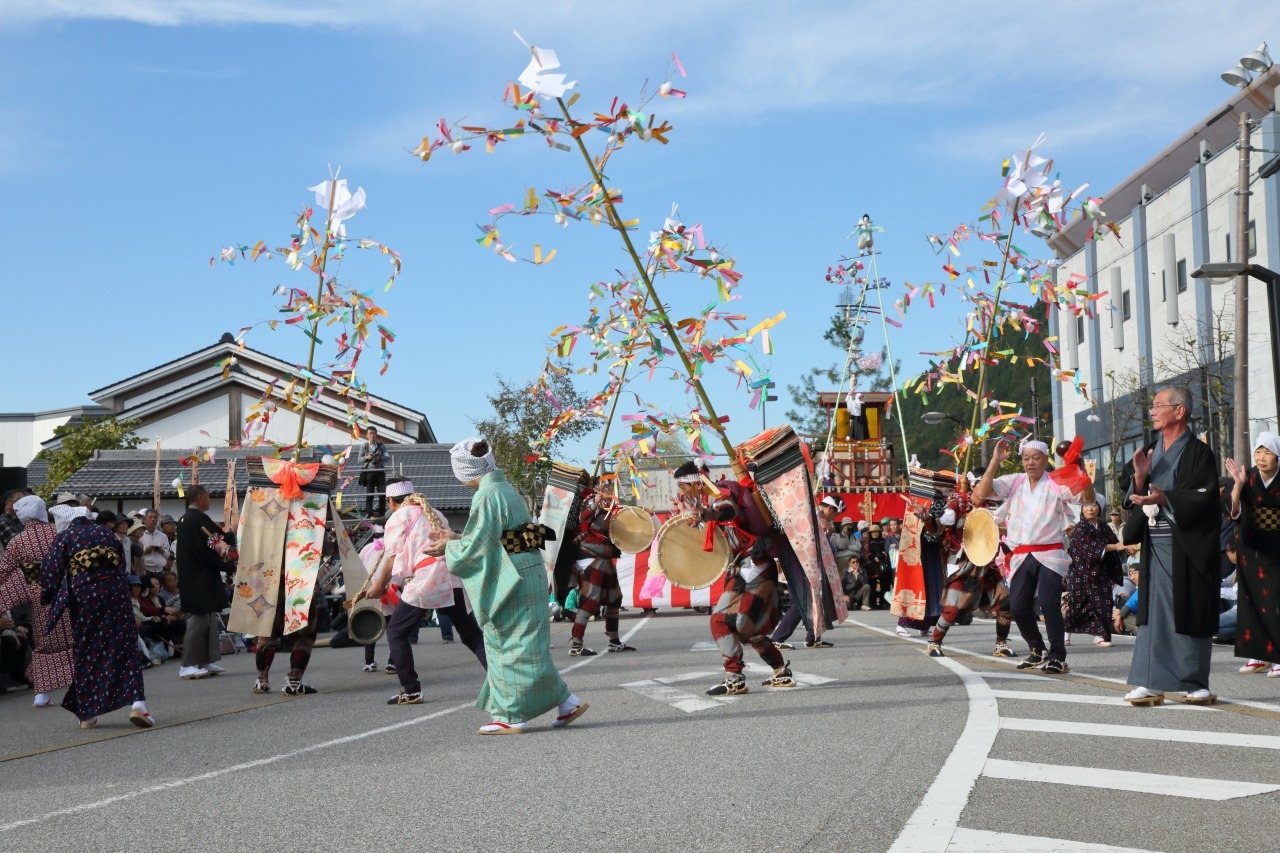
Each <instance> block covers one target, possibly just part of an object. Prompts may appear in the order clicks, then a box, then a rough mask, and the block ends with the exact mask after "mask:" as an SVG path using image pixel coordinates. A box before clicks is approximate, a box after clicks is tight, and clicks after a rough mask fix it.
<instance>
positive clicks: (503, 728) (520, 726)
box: [476, 720, 524, 735]
mask: <svg viewBox="0 0 1280 853" xmlns="http://www.w3.org/2000/svg"><path fill="white" fill-rule="evenodd" d="M476 734H478V735H522V734H524V723H500V722H498V721H497V720H494V721H493V722H492V723H489V724H488V725H487V726H481V727H480V728H478V729H476Z"/></svg>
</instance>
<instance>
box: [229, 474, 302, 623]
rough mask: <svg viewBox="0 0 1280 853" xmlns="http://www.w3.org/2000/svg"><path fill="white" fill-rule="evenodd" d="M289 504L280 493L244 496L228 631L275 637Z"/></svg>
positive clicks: (267, 491) (253, 489) (250, 491)
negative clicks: (274, 628) (274, 627)
mask: <svg viewBox="0 0 1280 853" xmlns="http://www.w3.org/2000/svg"><path fill="white" fill-rule="evenodd" d="M288 526H289V502H288V501H284V500H282V499H281V497H280V490H279V489H264V488H259V487H250V488H249V489H248V490H247V491H246V492H245V496H244V504H243V510H242V512H241V514H240V529H239V530H238V531H237V532H236V541H237V542H238V543H239V545H240V559H239V561H238V566H237V569H236V583H235V592H234V595H233V596H232V599H231V618H230V619H228V620H227V630H229V631H236V632H239V633H242V634H249V635H250V636H253V637H269V636H271V628H272V625H273V624H274V622H275V618H276V606H277V603H278V601H279V596H280V571H281V567H282V566H283V565H284V540H285V533H286V531H287V530H288Z"/></svg>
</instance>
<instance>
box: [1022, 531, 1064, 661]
mask: <svg viewBox="0 0 1280 853" xmlns="http://www.w3.org/2000/svg"><path fill="white" fill-rule="evenodd" d="M1037 602H1038V603H1039V604H1040V612H1041V613H1042V614H1044V629H1045V632H1046V633H1047V634H1048V635H1049V658H1050V659H1051V660H1057V661H1064V660H1066V659H1067V646H1066V642H1065V640H1066V635H1065V634H1064V633H1063V622H1062V575H1060V574H1058V573H1057V572H1055V571H1053V570H1051V569H1046V568H1045V567H1044V566H1042V565H1041V564H1040V561H1039V560H1037V559H1036V557H1035V555H1034V554H1028V555H1027V556H1026V557H1025V558H1023V560H1022V565H1020V566H1018V571H1016V572H1015V573H1014V575H1013V580H1012V581H1011V582H1010V584H1009V613H1010V615H1012V616H1013V621H1014V622H1015V623H1016V624H1017V626H1018V633H1019V634H1021V635H1022V639H1024V640H1026V642H1027V645H1028V646H1029V647H1030V648H1031V650H1032V651H1039V652H1043V651H1044V647H1045V646H1044V637H1043V636H1041V634H1040V623H1039V621H1038V620H1037V619H1036V603H1037Z"/></svg>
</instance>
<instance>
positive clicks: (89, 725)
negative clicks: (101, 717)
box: [80, 717, 98, 729]
mask: <svg viewBox="0 0 1280 853" xmlns="http://www.w3.org/2000/svg"><path fill="white" fill-rule="evenodd" d="M97 727H98V718H97V717H94V718H93V719H92V720H81V721H80V728H82V729H96V728H97Z"/></svg>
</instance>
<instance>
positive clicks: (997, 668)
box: [0, 611, 1280, 851]
mask: <svg viewBox="0 0 1280 853" xmlns="http://www.w3.org/2000/svg"><path fill="white" fill-rule="evenodd" d="M892 625H893V620H892V619H891V617H889V615H888V614H887V613H885V612H883V611H875V612H871V613H857V614H855V615H854V616H853V617H852V620H851V623H850V624H846V625H842V626H840V627H839V628H838V629H836V630H833V631H831V632H829V634H828V639H830V640H832V641H833V642H834V643H836V647H835V648H833V649H828V650H806V649H804V648H803V647H802V648H800V649H797V650H796V651H794V652H788V653H787V655H788V657H789V658H790V660H791V662H792V668H793V669H794V670H795V671H796V674H797V678H798V680H799V681H800V682H801V685H800V686H799V687H796V688H792V689H764V688H761V687H760V686H759V682H760V681H761V680H762V679H763V677H764V675H765V673H764V672H763V671H762V668H753V669H752V671H751V672H750V673H749V678H750V683H751V684H752V685H753V686H752V689H751V692H750V693H749V694H748V695H746V696H741V697H732V698H731V699H728V700H717V699H714V698H709V697H706V696H705V695H704V691H705V689H706V688H707V687H708V686H710V685H711V684H712V683H715V682H716V681H717V680H719V675H718V673H719V669H720V657H719V654H718V653H717V652H716V651H715V650H714V649H713V647H711V645H710V642H709V641H710V634H709V631H708V627H707V617H705V616H701V615H697V614H694V613H691V612H685V613H659V614H657V615H656V616H653V617H649V618H644V617H641V616H640V615H639V614H635V613H629V614H626V615H625V616H624V619H623V622H622V630H623V632H624V633H630V635H631V643H632V645H634V646H636V647H637V649H638V651H636V652H634V653H622V654H604V653H602V654H600V655H599V656H598V657H595V658H571V657H569V655H568V626H567V625H565V624H556V625H553V641H554V642H555V644H556V648H555V649H554V650H553V653H554V654H555V656H556V659H557V661H558V662H559V663H560V665H561V666H562V667H564V668H565V670H566V672H565V679H566V681H568V683H569V685H570V687H571V688H572V689H573V690H574V691H575V692H577V693H578V694H579V695H580V696H582V697H583V698H584V699H586V700H587V701H588V702H590V704H591V707H590V709H589V711H588V712H587V713H586V714H584V715H583V717H582V718H581V719H580V720H579V721H578V722H576V723H574V725H572V726H570V727H568V728H567V729H564V730H556V729H552V728H551V727H550V718H549V717H544V718H542V719H539V720H536V721H534V722H532V723H531V724H530V726H529V730H528V731H527V732H526V733H525V734H523V735H520V736H517V737H479V736H477V735H476V734H475V729H476V728H477V727H478V726H479V725H481V724H483V723H484V722H487V720H486V719H485V716H484V714H483V712H481V711H480V710H479V709H477V708H475V707H474V706H473V704H472V702H473V700H474V698H475V695H476V692H477V689H478V687H479V684H480V681H481V679H482V674H481V672H480V670H479V667H478V665H477V664H476V662H475V659H474V658H473V657H472V656H471V655H470V653H469V652H468V651H467V650H466V648H465V647H463V646H462V645H461V644H460V643H454V644H451V645H443V644H442V643H441V641H440V637H439V633H438V632H437V631H435V630H434V629H424V630H423V632H422V636H421V641H420V643H419V645H417V646H416V647H415V653H416V655H417V659H418V664H419V672H420V674H421V676H422V680H423V684H424V692H425V694H426V696H427V702H426V703H425V704H423V705H418V706H402V707H394V706H388V705H386V704H385V700H386V699H387V698H388V697H389V696H390V695H391V694H392V693H393V692H394V691H395V688H396V685H397V682H396V679H395V677H394V676H390V675H386V674H382V673H379V674H365V673H363V672H361V669H360V667H361V663H362V662H363V661H362V654H361V650H360V649H341V650H336V649H325V648H319V649H317V650H316V653H315V656H314V658H313V660H312V664H311V668H310V670H309V672H308V674H307V680H308V681H310V682H311V683H312V684H314V685H315V686H316V687H318V688H319V689H320V691H321V692H320V693H319V694H317V695H314V696H306V697H298V698H286V697H283V696H281V695H279V694H275V695H270V696H255V695H253V694H252V693H250V686H251V685H252V681H253V660H252V657H251V656H250V655H244V654H241V655H237V656H233V657H230V658H228V659H225V660H224V661H223V663H224V665H225V666H226V667H227V670H228V672H227V674H225V675H222V676H219V677H217V678H211V679H205V680H202V681H192V682H183V681H180V680H179V679H178V675H177V673H178V667H177V666H176V665H175V664H173V663H169V664H166V665H164V666H162V667H159V668H156V669H152V670H149V671H148V672H147V691H148V702H149V704H150V706H151V709H152V711H153V713H154V714H155V715H156V717H157V719H158V720H159V723H160V725H159V726H158V727H157V728H156V729H153V730H139V729H135V728H133V727H132V726H130V725H129V723H128V720H127V712H124V711H120V712H116V713H114V714H111V715H109V716H107V717H104V718H103V721H102V724H101V726H100V727H99V728H98V729H96V730H94V731H91V732H82V731H81V730H80V729H79V728H78V727H77V726H76V723H75V720H74V718H73V717H72V716H71V715H70V714H68V713H67V712H65V711H63V710H61V709H60V708H57V707H49V708H45V709H35V708H33V707H31V704H30V702H31V694H30V692H24V693H10V694H7V695H5V696H3V697H0V721H3V723H2V724H0V849H4V850H11V851H25V850H44V851H47V850H58V851H81V850H84V851H105V850H139V849H144V848H151V847H153V846H155V845H156V844H162V846H163V847H164V848H166V849H169V850H176V851H182V850H198V849H199V850H204V849H211V848H216V849H232V850H236V849H263V850H276V851H292V850H300V851H301V850H308V851H309V850H315V849H318V848H319V849H327V850H351V851H364V850H379V851H380V850H403V849H406V848H409V849H425V850H503V851H506V850H512V851H523V850H530V851H541V850H561V849H578V850H602V851H603V850H637V851H648V850H724V849H731V850H735V851H737V850H741V851H757V850H759V851H766V850H769V851H772V850H815V851H822V850H832V851H837V850H839V851H864V850H865V851H885V850H891V849H892V850H895V851H908V850H911V851H929V850H938V851H945V850H951V851H979V850H982V851H992V850H995V851H999V850H1019V851H1042V850H1043V851H1049V850H1095V851H1107V850H1110V851H1117V850H1139V851H1141V850H1151V851H1192V850H1203V849H1205V848H1206V847H1210V846H1212V847H1213V848H1215V849H1217V848H1221V847H1223V846H1224V845H1227V846H1229V847H1234V848H1236V849H1246V850H1273V849H1277V846H1278V845H1277V842H1276V841H1275V838H1276V829H1277V820H1276V818H1275V815H1276V814H1277V813H1280V763H1277V762H1276V760H1275V759H1276V757H1277V754H1278V753H1277V749H1280V680H1278V679H1267V678H1265V677H1263V676H1259V675H1253V676H1242V675H1237V674H1236V673H1235V668H1236V666H1237V665H1238V664H1237V662H1236V661H1235V659H1234V658H1232V657H1231V653H1230V649H1229V648H1225V647H1218V648H1215V653H1214V654H1215V657H1214V679H1213V686H1214V688H1215V690H1216V691H1217V692H1218V693H1219V694H1220V695H1221V696H1222V697H1223V699H1224V700H1225V701H1224V704H1222V705H1220V706H1219V707H1217V708H1214V709H1207V710H1206V709H1196V708H1190V707H1187V706H1185V705H1182V704H1181V703H1178V702H1173V701H1171V702H1169V703H1168V704H1167V705H1165V706H1164V707H1162V708H1152V709H1135V708H1130V707H1128V706H1127V705H1124V704H1123V703H1122V702H1120V701H1119V697H1120V696H1121V695H1122V693H1123V681H1124V677H1125V674H1126V672H1127V668H1128V663H1129V654H1130V650H1131V648H1132V645H1131V644H1132V640H1128V639H1120V640H1118V642H1117V644H1116V645H1115V646H1114V647H1113V648H1110V649H1098V648H1094V647H1093V646H1092V644H1091V643H1090V642H1089V641H1088V638H1085V637H1082V636H1080V635H1077V636H1076V645H1074V646H1073V647H1072V648H1071V656H1070V662H1071V664H1072V667H1073V673H1072V674H1071V675H1068V676H1056V677H1051V676H1044V675H1038V674H1031V675H1028V674H1026V673H1018V672H1016V671H1015V670H1014V667H1013V666H1012V665H1011V663H1012V662H1009V661H1003V660H997V659H994V658H991V657H989V652H990V650H991V646H992V638H993V635H994V628H993V625H992V623H990V622H982V621H979V622H975V623H974V625H972V626H968V627H962V628H955V629H953V630H952V632H951V636H950V637H949V643H948V647H949V648H950V649H951V652H952V653H951V654H950V655H949V656H948V657H947V658H946V659H944V660H942V661H938V660H934V659H931V658H929V657H927V656H926V655H924V654H922V649H923V646H922V645H921V644H920V643H919V642H917V641H914V640H903V639H901V638H899V637H896V636H893V634H892ZM587 638H588V644H589V645H594V646H595V647H596V648H598V649H599V648H603V642H602V640H603V637H602V627H601V626H600V624H599V623H592V625H591V626H590V627H589V630H588V635H587ZM1015 646H1016V647H1017V648H1018V649H1019V650H1021V649H1022V644H1021V642H1020V641H1018V640H1016V638H1015ZM965 652H969V653H968V654H966V653H965ZM378 659H379V662H380V663H384V662H385V661H386V649H385V646H380V647H379V651H378ZM748 661H749V662H750V661H752V656H751V653H750V652H748ZM284 662H285V660H284V658H283V657H282V658H281V659H280V660H279V661H278V663H277V669H280V671H279V672H278V673H276V674H275V679H274V680H275V681H276V682H278V683H279V684H283V669H282V668H281V666H280V665H281V664H283V663H284ZM757 663H758V662H757ZM1017 676H1022V677H1017ZM277 686H279V685H277ZM59 698H60V697H59ZM1089 845H1094V846H1089Z"/></svg>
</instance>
